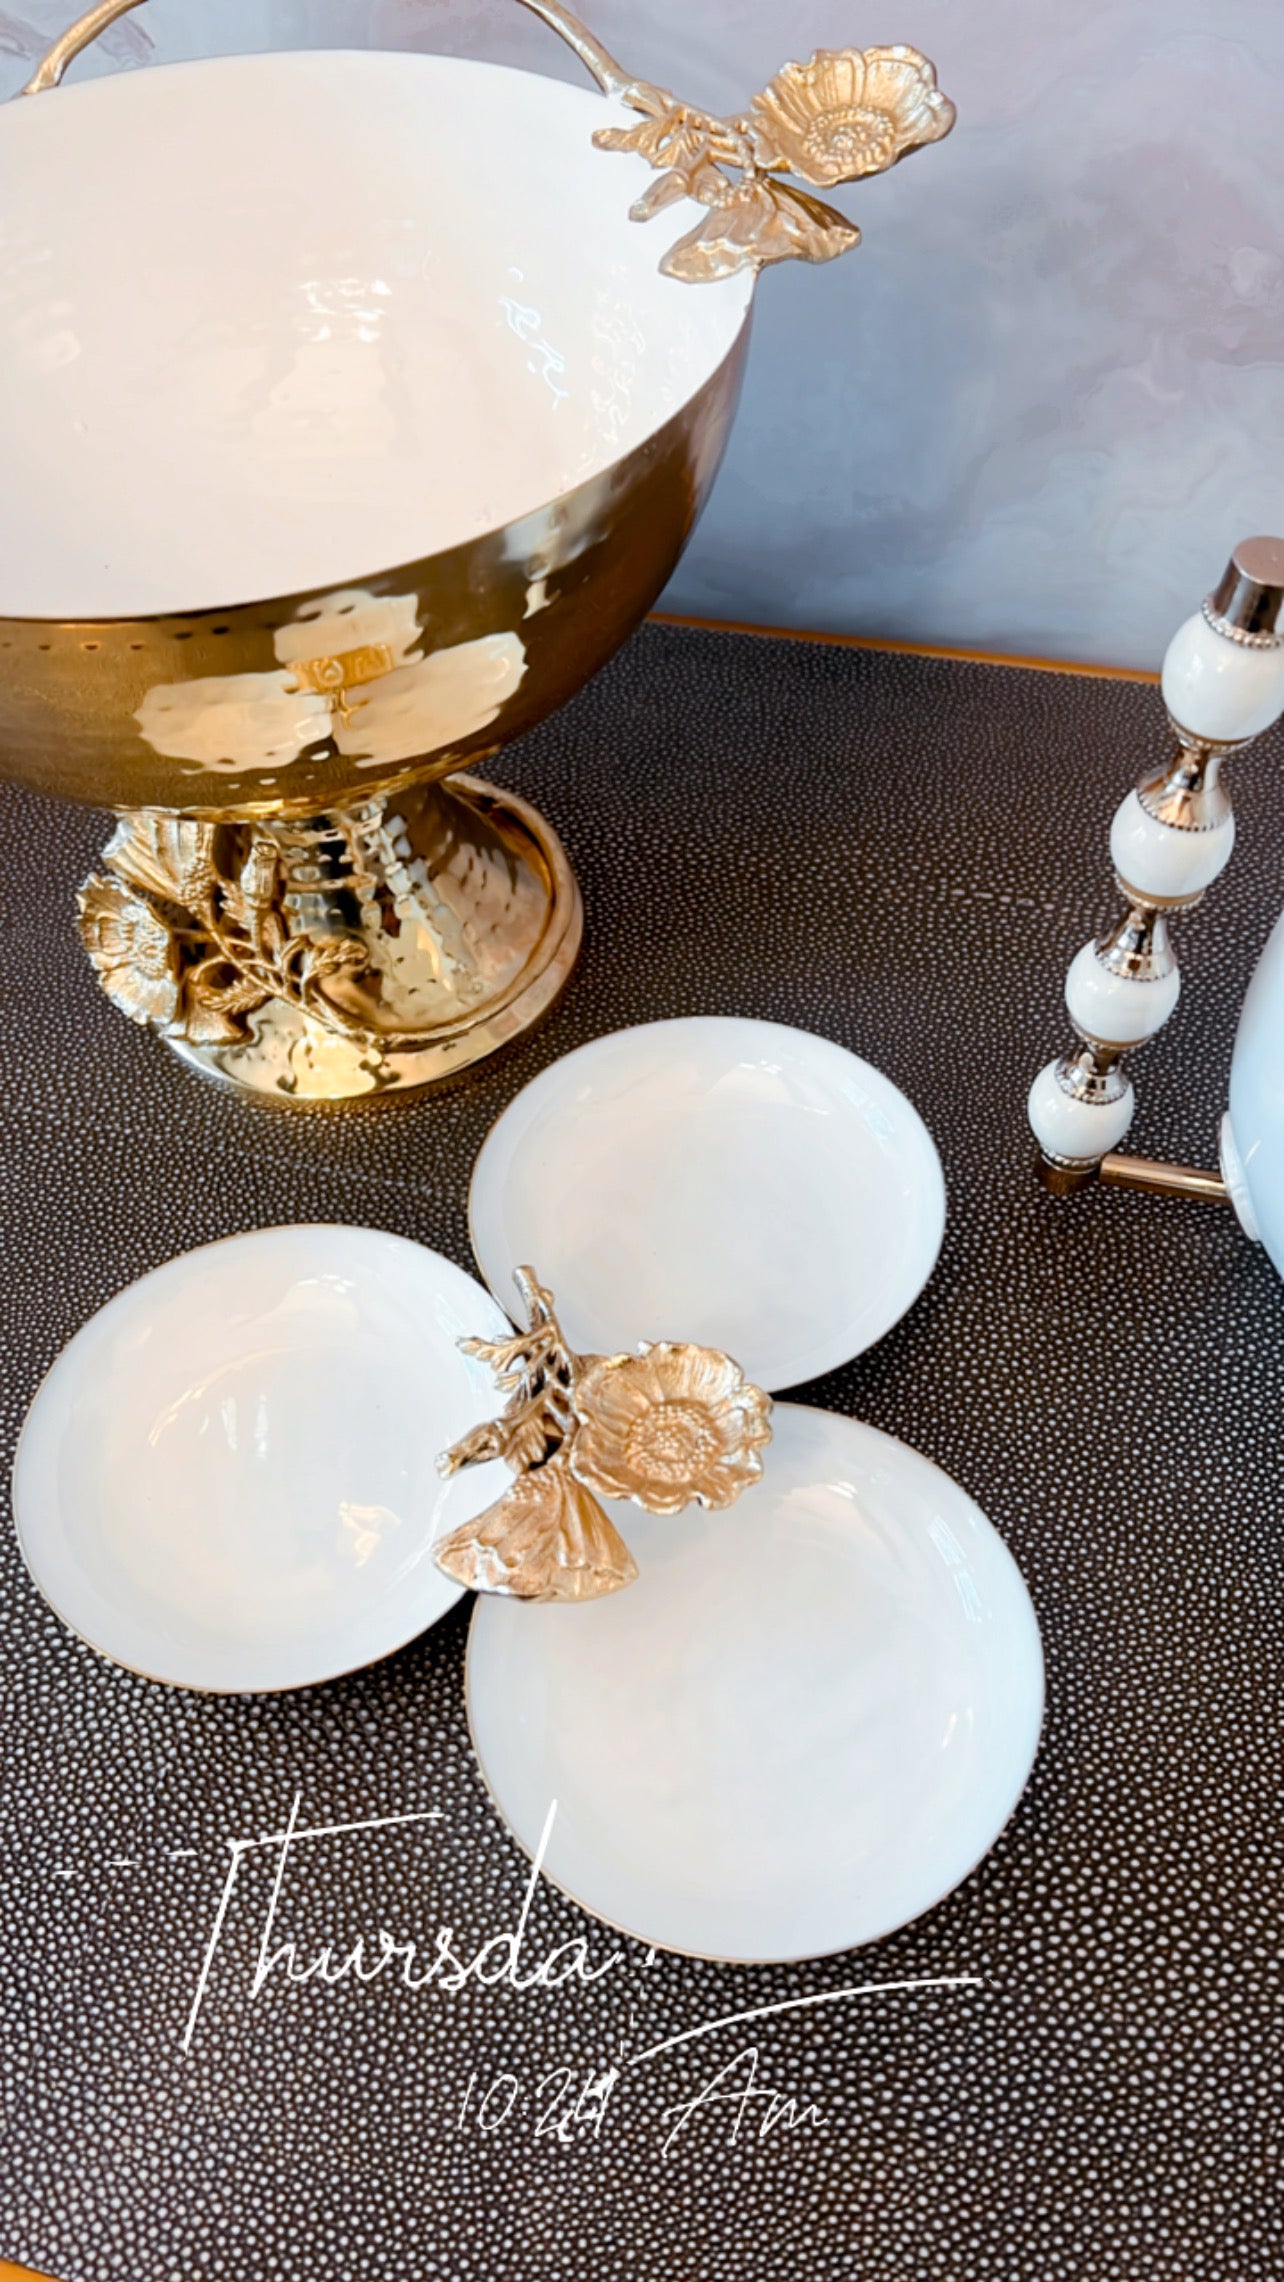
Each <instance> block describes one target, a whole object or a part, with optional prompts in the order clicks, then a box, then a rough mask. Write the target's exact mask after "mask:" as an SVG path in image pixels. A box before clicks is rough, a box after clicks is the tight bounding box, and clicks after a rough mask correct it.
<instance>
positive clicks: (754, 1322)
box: [469, 1016, 945, 1389]
mask: <svg viewBox="0 0 1284 2282" xmlns="http://www.w3.org/2000/svg"><path fill="white" fill-rule="evenodd" d="M469 1213H470V1218H471V1223H472V1236H473V1250H474V1252H475V1253H476V1256H477V1260H478V1264H479V1265H480V1267H481V1271H482V1274H483V1275H484V1276H485V1278H486V1281H487V1283H488V1284H489V1285H490V1288H491V1290H492V1291H493V1292H494V1293H495V1295H496V1297H497V1299H498V1300H499V1301H500V1304H501V1305H503V1304H504V1303H505V1300H506V1297H507V1296H508V1295H510V1294H511V1293H512V1289H513V1285H512V1273H513V1269H514V1268H516V1267H520V1266H523V1265H527V1264H529V1265H531V1266H533V1267H535V1268H536V1269H537V1271H538V1273H539V1275H540V1278H541V1280H542V1281H543V1282H544V1283H546V1284H548V1285H549V1286H550V1287H551V1289H552V1290H553V1292H554V1293H555V1295H556V1298H557V1304H558V1312H559V1314H560V1317H561V1321H562V1325H563V1328H564V1329H565V1332H566V1335H567V1338H568V1339H569V1340H570V1343H571V1345H572V1347H574V1348H576V1349H577V1350H578V1351H579V1352H580V1353H582V1354H583V1353H596V1354H605V1355H610V1354H614V1353H615V1352H617V1350H619V1349H621V1348H626V1347H634V1346H636V1344H637V1342H638V1341H639V1340H640V1339H683V1340H695V1341H699V1342H701V1343H703V1344H705V1345H707V1346H711V1347H721V1348H723V1349H724V1350H725V1352H726V1353H727V1354H729V1355H734V1356H735V1358H736V1361H737V1362H738V1363H739V1364H740V1365H741V1367H742V1368H743V1369H744V1370H745V1371H746V1372H747V1374H748V1375H749V1377H750V1378H751V1379H753V1380H755V1381H756V1383H757V1384H758V1385H759V1386H764V1387H768V1388H772V1389H777V1388H782V1387H792V1386H801V1385H802V1384H803V1382H804V1381H805V1380H807V1379H813V1378H817V1377H819V1375H820V1374H821V1373H822V1372H823V1371H829V1370H833V1369H834V1368H835V1367H836V1366H837V1365H838V1364H840V1363H845V1362H847V1361H848V1360H849V1358H850V1357H851V1356H853V1355H858V1354H860V1353H861V1352H862V1351H863V1349H865V1348H866V1347H870V1346H872V1345H873V1343H874V1341H875V1340H876V1339H880V1338H881V1337H882V1336H883V1333H884V1332H885V1331H888V1330H890V1328H891V1326H892V1325H893V1324H894V1323H895V1322H896V1321H897V1320H898V1318H899V1317H900V1316H902V1315H903V1314H904V1312H905V1310H906V1308H907V1307H909V1306H910V1305H911V1303H912V1301H914V1300H915V1299H916V1298H917V1297H918V1294H919V1292H920V1291H921V1290H922V1288H923V1286H924V1284H925V1283H926V1282H927V1279H928V1277H929V1276H930V1275H931V1272H932V1269H933V1267H934V1265H935V1262H936V1257H937V1253H938V1252H939V1250H940V1245H941V1237H942V1233H943V1231H944V1227H945V1184H944V1181H943V1179H942V1176H941V1166H940V1159H939V1158H938V1156H937V1154H936V1150H935V1148H934V1146H933V1143H932V1139H931V1135H930V1134H929V1133H928V1131H927V1128H926V1126H925V1125H924V1124H923V1121H922V1119H921V1118H920V1117H919V1115H918V1113H917V1111H916V1110H914V1109H913V1108H912V1107H911V1105H910V1103H909V1102H908V1101H907V1100H906V1099H905V1096H904V1094H903V1093H900V1092H899V1091H898V1090H897V1088H896V1087H895V1086H894V1085H893V1084H892V1083H891V1081H890V1079H888V1078H885V1077H883V1076H882V1074H881V1073H880V1072H879V1071H878V1070H875V1069H873V1068H871V1066H870V1064H869V1063H868V1062H863V1061H861V1060H859V1059H858V1057H857V1056H856V1055H855V1054H849V1053H848V1052H847V1051H846V1049H845V1048H844V1047H842V1046H836V1045H834V1044H832V1043H831V1041H830V1040H829V1039H827V1038H818V1037H815V1036H814V1035H813V1034H812V1033H811V1032H810V1031H805V1030H793V1029H789V1028H787V1027H786V1026H785V1025H784V1024H782V1023H776V1022H754V1021H744V1020H740V1019H737V1018H734V1017H731V1016H707V1017H706V1016H700V1017H694V1018H691V1019H689V1020H681V1021H676V1022H654V1023H647V1024H645V1025H643V1026H642V1027H640V1028H638V1029H635V1030H620V1031H616V1032H615V1033H614V1034H613V1035H611V1036H610V1037H606V1038H598V1039H595V1040H594V1041H593V1043H592V1044H591V1045H588V1046H581V1047H579V1048H578V1049H577V1050H576V1052H574V1053H573V1054H568V1055H567V1056H566V1057H565V1058H564V1060H562V1061H560V1062H555V1063H553V1064H552V1066H551V1067H550V1068H549V1069H546V1070H544V1071H542V1072H541V1074H540V1076H539V1077H537V1078H535V1079H534V1080H533V1081H532V1083H531V1084H530V1085H529V1086H527V1087H526V1088H525V1089H524V1091H523V1092H522V1093H520V1094H519V1095H518V1096H517V1099H516V1100H515V1101H513V1102H512V1103H510V1105H509V1107H508V1108H507V1109H506V1110H505V1112H504V1114H503V1116H502V1117H501V1118H499V1120H498V1121H497V1123H496V1124H495V1125H494V1126H493V1128H492V1130H491V1132H490V1134H489V1136H488V1137H487V1140H486V1142H485V1145H484V1147H483V1149H482V1152H481V1155H480V1156H479V1157H478V1160H477V1165H476V1168H475V1170H474V1173H473V1182H472V1193H471V1197H470V1201H469Z"/></svg>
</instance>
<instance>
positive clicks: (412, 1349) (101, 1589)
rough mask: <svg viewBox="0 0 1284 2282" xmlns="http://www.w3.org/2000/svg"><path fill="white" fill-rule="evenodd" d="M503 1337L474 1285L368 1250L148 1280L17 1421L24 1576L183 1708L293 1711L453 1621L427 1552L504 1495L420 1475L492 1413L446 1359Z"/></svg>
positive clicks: (206, 1253)
mask: <svg viewBox="0 0 1284 2282" xmlns="http://www.w3.org/2000/svg"><path fill="white" fill-rule="evenodd" d="M505 1328H506V1326H505V1325H504V1321H503V1318H502V1317H501V1316H500V1314H499V1311H498V1309H497V1308H496V1307H495V1306H494V1305H493V1303H492V1301H491V1300H490V1298H489V1296H488V1294H487V1293H485V1292H484V1291H482V1290H481V1288H480V1286H479V1285H477V1284H476V1283H474V1281H473V1279H472V1277H471V1276H466V1275H465V1274H464V1273H463V1271H462V1270H461V1269H459V1268H456V1267H455V1266H453V1265H452V1263H451V1262H450V1261H448V1260H443V1259H441V1258H440V1257H439V1255H438V1254H437V1253H435V1252H429V1251H427V1250H425V1249H424V1247H423V1246H421V1245H418V1244H410V1243H407V1242H406V1241H405V1239H404V1238H402V1237H399V1236H388V1235H384V1234H382V1233H380V1232H377V1231H375V1230H372V1229H361V1228H331V1227H307V1226H301V1227H295V1228H274V1229H267V1230H262V1231H259V1232H257V1233H255V1234H253V1235H247V1236H233V1237H228V1238H227V1239H226V1240H225V1241H224V1242H222V1243H219V1244H211V1245H207V1246H205V1247H203V1248H202V1249H201V1250H199V1251H196V1252H188V1253H184V1254H183V1255H182V1256H181V1257H180V1258H179V1259H176V1260H170V1261H168V1262H167V1263H166V1265H165V1266H164V1267H163V1268H157V1269H156V1270H155V1271H154V1272H153V1273H152V1274H151V1275H148V1276H144V1277H143V1278H142V1279H141V1280H140V1281H139V1282H138V1283H136V1284H131V1285H130V1286H129V1287H128V1289H127V1290H125V1291H123V1292H121V1293H119V1294H118V1295H117V1297H116V1298H115V1299H113V1300H110V1301H109V1302H108V1304H107V1305H106V1307H104V1308H102V1309H101V1310H100V1312H99V1313H98V1314H97V1315H95V1316H93V1317H92V1318H91V1320H90V1321H89V1322H88V1323H87V1324H86V1325H85V1326H84V1328H83V1330H81V1331H79V1332H78V1333H77V1334H76V1337H75V1338H74V1339H73V1340H72V1341H71V1342H70V1344H69V1345H68V1346H67V1347H66V1348H64V1350H63V1352H62V1354H61V1355H60V1356H59V1358H58V1360H57V1361H56V1362H55V1364H54V1365H53V1368H52V1369H51V1370H50V1372H49V1373H48V1375H47V1377H46V1378H45V1380H44V1382H43V1384H42V1386H41V1387H40V1389H39V1392H38V1393H37V1395H36V1398H35V1401H34V1402H33V1404H32V1406H31V1409H30V1411H29V1413H28V1415H27V1421H26V1425H25V1427H24V1428H23V1433H22V1438H21V1441H20V1443H19V1446H18V1455H17V1458H16V1461H15V1464H14V1514H15V1519H16V1522H17V1528H18V1536H19V1540H20V1543H21V1545H22V1550H23V1553H24V1555H25V1557H26V1561H27V1565H28V1567H29V1569H30V1570H31V1573H32V1576H33V1577H34V1579H35V1581H36V1583H37V1585H38V1586H39V1587H40V1590H41V1591H42V1592H43V1593H44V1595H45V1597H46V1599H47V1600H48V1601H49V1602H50V1603H51V1605H52V1606H53V1608H54V1609H55V1610H56V1611H57V1613H58V1615H59V1616H61V1617H62V1618H63V1619H64V1621H65V1622H66V1623H67V1624H69V1625H70V1626H71V1627H72V1628H73V1630H74V1631H76V1632H78V1633H79V1634H80V1635H81V1637H82V1638H83V1639H85V1640H87V1641H89V1642H90V1644H91V1645H92V1646H93V1647H95V1648H98V1649H100V1650H101V1651H102V1652H103V1653H104V1654H105V1655H107V1656H110V1657H112V1658H113V1659H114V1660H115V1661H116V1662H117V1663H120V1664H125V1665H127V1666H129V1667H130V1669H131V1670H134V1671H138V1672H143V1673H146V1674H147V1675H148V1676H149V1677H151V1678H153V1679H158V1680H168V1681H170V1682H172V1683H173V1684H174V1685H176V1686H180V1687H189V1688H205V1689H212V1690H218V1691H232V1692H235V1691H242V1690H246V1691H250V1690H258V1689H276V1688H296V1687H303V1686H305V1685H308V1684H310V1683H311V1682H314V1681H318V1680H325V1679H329V1678H331V1677H332V1676H334V1675H335V1674H337V1673H340V1672H346V1671H351V1670H353V1669H355V1668H356V1667H357V1666H359V1665H363V1664H368V1663H370V1662H372V1661H373V1660H374V1659H375V1658H376V1657H379V1656H386V1655H387V1654H388V1653H389V1652H390V1651H391V1650H392V1649H394V1648H398V1647H401V1646H402V1645H403V1644H404V1643H405V1642H406V1641H408V1640H411V1639H413V1638H415V1636H416V1635H417V1634H418V1633H420V1632H422V1631H423V1630H424V1629H425V1627H426V1626H428V1625H430V1624H432V1623H434V1622H435V1620H436V1619H437V1618H438V1617H439V1616H441V1615H443V1614H444V1613H445V1611H446V1610H447V1609H448V1608H449V1607H451V1605H452V1604H453V1603H454V1602H455V1601H456V1600H457V1599H458V1598H459V1588H458V1586H456V1585H454V1584H452V1582H451V1581H450V1579H449V1578H447V1577H444V1576H443V1575H442V1573H441V1571H440V1570H439V1569H438V1568H437V1567H436V1566H435V1564H434V1561H433V1556H432V1546H433V1541H434V1539H435V1537H437V1536H438V1535H439V1534H441V1533H442V1532H444V1531H445V1530H447V1529H450V1528H454V1527H455V1526H456V1525H457V1524H458V1523H460V1522H462V1521H465V1520H466V1519H467V1518H468V1516H469V1515H470V1514H471V1513H474V1512H476V1511H478V1510H480V1508H481V1507H482V1506H484V1505H485V1504H486V1503H488V1502H489V1500H490V1499H491V1498H493V1497H495V1496H497V1495H499V1494H500V1492H501V1491H502V1489H503V1487H504V1485H505V1483H506V1482H507V1480H508V1476H507V1474H506V1472H505V1470H504V1468H503V1467H501V1466H486V1467H478V1468H475V1469H474V1470H473V1471H472V1472H471V1474H470V1475H469V1476H468V1477H466V1478H465V1477H460V1478H457V1479H456V1480H455V1481H454V1482H453V1483H450V1484H447V1483H444V1482H442V1480H441V1479H440V1476H439V1475H438V1473H437V1471H436V1464H435V1461H436V1458H437V1455H438V1453H439V1451H442V1450H444V1449H445V1448H446V1447H447V1445H448V1444H449V1443H451V1442H453V1441H455V1440H456V1439H457V1438H458V1436H459V1435H461V1434H463V1433H465V1432H467V1430H468V1428H469V1427H471V1426H474V1425H476V1424H477V1423H478V1422H479V1421H480V1420H481V1419H483V1418H485V1417H488V1416H489V1415H491V1413H492V1411H493V1407H494V1406H493V1395H492V1392H491V1381H490V1374H489V1372H488V1371H487V1370H486V1369H485V1368H484V1367H483V1366H482V1365H481V1364H479V1363H477V1362H474V1361H470V1360H469V1359H468V1358H467V1357H465V1356H463V1355H461V1354H460V1353H459V1351H458V1348H457V1346H456V1344H455V1342H456V1340H457V1339H459V1338H461V1337H463V1336H465V1335H467V1334H472V1333H475V1334H478V1335H480V1336H482V1337H487V1336H490V1337H493V1336H495V1334H496V1333H497V1332H502V1331H503V1330H504V1329H505Z"/></svg>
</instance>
